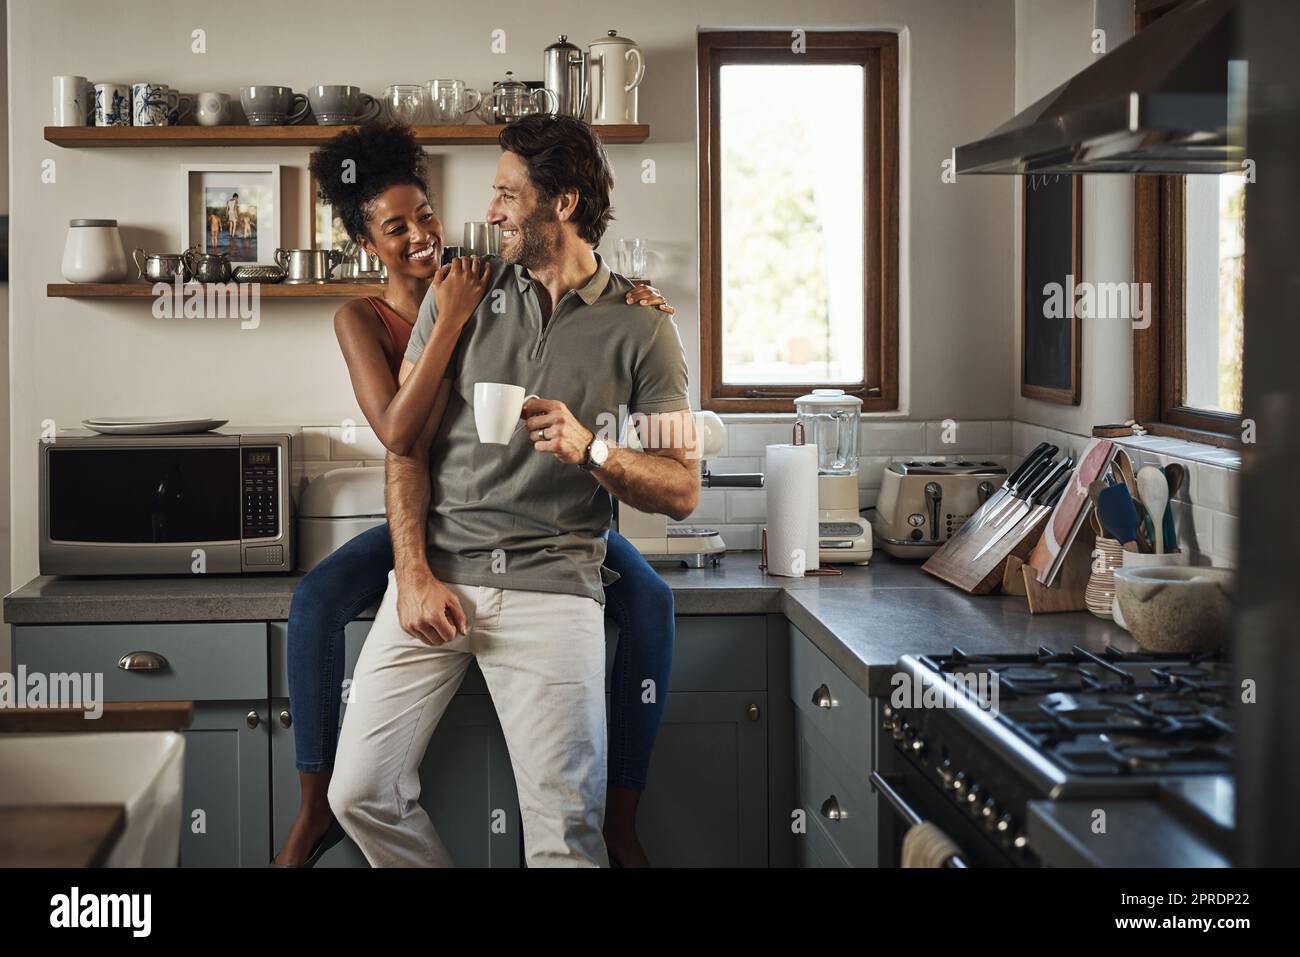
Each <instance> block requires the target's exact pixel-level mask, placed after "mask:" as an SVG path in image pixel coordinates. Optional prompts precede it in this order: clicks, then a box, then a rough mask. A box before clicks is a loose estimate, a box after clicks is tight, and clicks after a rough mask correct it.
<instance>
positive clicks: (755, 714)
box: [745, 704, 762, 721]
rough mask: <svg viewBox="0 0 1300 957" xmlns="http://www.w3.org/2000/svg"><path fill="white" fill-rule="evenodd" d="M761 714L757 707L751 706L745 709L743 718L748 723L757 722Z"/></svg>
mask: <svg viewBox="0 0 1300 957" xmlns="http://www.w3.org/2000/svg"><path fill="white" fill-rule="evenodd" d="M761 714H762V712H760V711H759V710H758V705H756V704H751V705H750V706H749V707H748V708H746V709H745V717H747V718H748V719H749V720H750V721H757V720H758V719H759V717H760V716H761Z"/></svg>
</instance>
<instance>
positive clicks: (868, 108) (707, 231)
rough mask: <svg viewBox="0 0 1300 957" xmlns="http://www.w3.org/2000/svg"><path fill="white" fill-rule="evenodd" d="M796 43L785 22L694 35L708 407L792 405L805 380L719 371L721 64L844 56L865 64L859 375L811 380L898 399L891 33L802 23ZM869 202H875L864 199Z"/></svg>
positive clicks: (892, 404)
mask: <svg viewBox="0 0 1300 957" xmlns="http://www.w3.org/2000/svg"><path fill="white" fill-rule="evenodd" d="M804 40H805V43H806V47H805V51H804V52H803V53H795V52H793V50H792V49H791V46H792V42H793V39H792V35H791V33H790V32H789V31H766V30H755V31H748V30H746V31H718V32H707V31H706V32H701V33H699V35H698V47H697V55H698V79H699V112H698V122H699V151H700V156H699V161H700V404H701V406H702V407H703V408H705V409H709V410H712V411H714V412H793V411H794V402H793V400H794V399H795V398H796V397H798V396H800V395H803V394H805V393H807V392H808V391H809V389H811V388H813V386H812V385H810V384H807V383H804V384H791V383H766V384H763V385H752V384H746V385H736V384H728V383H726V382H724V381H723V378H722V242H721V239H722V211H721V208H720V185H721V184H720V182H719V179H720V175H721V162H720V150H721V143H720V140H721V137H720V136H719V135H718V134H719V108H720V103H719V96H718V90H719V84H718V81H719V72H720V70H721V68H722V67H723V66H724V65H729V64H749V63H759V64H777V63H780V64H792V65H799V64H810V63H818V64H853V65H858V66H861V67H862V68H863V71H864V94H865V95H864V97H863V106H864V116H863V123H864V133H865V135H864V137H863V141H864V146H865V153H866V155H865V156H864V157H863V160H864V162H863V167H864V171H865V178H866V182H865V184H864V189H863V283H864V288H863V379H862V381H860V382H825V383H822V382H819V383H816V385H817V386H818V387H821V386H829V387H833V388H842V389H844V390H845V391H846V392H848V393H850V394H852V395H857V396H859V397H860V398H861V399H862V410H863V411H864V412H884V411H894V410H896V409H897V408H898V255H899V251H898V200H899V197H898V146H899V144H898V34H896V33H885V32H863V31H811V32H808V33H806V34H805V35H804ZM873 207H874V208H873Z"/></svg>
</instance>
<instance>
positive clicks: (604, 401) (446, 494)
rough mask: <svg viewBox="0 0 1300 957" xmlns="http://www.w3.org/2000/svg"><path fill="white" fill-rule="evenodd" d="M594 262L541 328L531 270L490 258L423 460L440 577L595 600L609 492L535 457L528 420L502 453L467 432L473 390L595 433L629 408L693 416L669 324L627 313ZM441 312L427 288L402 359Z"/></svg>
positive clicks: (613, 279) (621, 282)
mask: <svg viewBox="0 0 1300 957" xmlns="http://www.w3.org/2000/svg"><path fill="white" fill-rule="evenodd" d="M596 260H597V269H596V273H595V275H593V276H592V278H591V280H590V281H589V282H588V283H587V284H586V285H585V286H583V287H582V288H580V289H575V290H572V291H570V292H568V293H566V294H565V295H564V296H563V297H562V298H561V299H560V301H559V302H557V303H556V304H555V307H554V310H553V311H552V314H551V317H550V319H549V320H548V321H546V322H543V321H542V311H541V306H540V304H539V302H538V299H537V293H536V291H535V290H534V288H533V280H532V279H530V278H529V276H528V272H527V270H525V269H524V268H523V267H522V266H516V265H511V264H507V263H504V262H502V261H501V260H499V259H496V258H491V259H490V260H489V261H490V263H491V269H492V272H491V279H490V283H489V285H488V290H487V293H486V295H484V297H483V300H482V302H480V303H479V306H478V308H477V309H476V310H475V312H474V315H473V316H472V317H471V318H470V320H469V322H468V323H467V324H466V326H465V328H464V330H463V331H462V332H461V335H460V340H459V342H458V344H457V347H456V351H455V354H454V355H453V357H452V361H451V366H450V367H449V368H448V371H447V377H448V378H450V379H451V380H452V390H451V398H450V400H449V402H448V405H447V410H446V412H445V414H444V415H443V419H442V423H441V425H440V427H439V430H438V433H437V436H436V438H435V439H434V443H433V447H432V449H431V450H430V464H429V472H430V477H431V481H432V496H431V499H430V506H429V523H428V546H429V566H430V568H432V569H433V573H434V574H435V575H437V576H438V577H439V578H441V579H443V580H445V581H450V582H455V583H457V584H461V585H486V586H489V587H495V588H519V589H523V590H525V591H547V592H561V593H564V594H573V595H587V596H589V597H591V598H594V599H595V600H596V601H599V602H602V603H603V602H604V588H603V586H602V581H601V573H600V566H601V562H602V561H603V560H604V557H605V535H606V532H607V530H608V529H609V525H610V519H611V515H612V504H611V499H610V495H609V493H608V492H606V491H605V489H604V488H603V487H602V486H601V485H600V484H599V483H597V481H596V480H595V479H594V478H592V476H591V475H589V474H588V473H586V472H584V471H583V470H582V469H580V468H579V467H578V466H576V465H563V464H561V463H560V462H559V461H558V460H557V459H556V458H555V457H554V456H553V455H549V454H546V453H542V452H536V451H534V449H533V443H532V442H531V441H530V440H529V438H528V435H527V434H526V430H525V428H524V425H523V420H520V423H519V427H518V428H517V429H516V431H515V433H514V436H513V437H512V438H511V440H510V442H509V444H507V445H504V446H502V445H490V444H484V443H481V442H479V440H478V432H477V430H476V429H475V426H474V383H476V382H506V383H511V384H513V385H519V386H523V388H524V391H525V392H526V393H536V394H537V395H539V396H541V397H542V398H544V399H559V400H560V401H561V402H563V403H564V404H565V405H566V406H568V407H569V410H570V411H571V412H572V413H573V414H574V416H575V417H576V418H577V419H578V421H579V422H581V423H582V424H583V425H584V426H586V427H587V428H588V429H590V430H591V431H592V432H600V430H601V427H602V426H603V425H608V424H609V423H611V422H621V421H622V419H623V418H624V417H625V416H626V415H627V413H629V412H643V413H651V412H678V411H681V410H684V409H688V408H689V407H690V406H689V402H688V400H687V373H686V355H685V352H684V351H683V349H682V341H681V337H680V336H679V335H678V332H677V325H676V323H675V322H674V321H673V320H672V318H671V317H670V316H667V315H665V314H664V313H662V312H659V311H658V310H655V309H650V308H648V307H645V306H632V305H628V303H627V300H626V295H627V292H628V290H629V289H631V288H632V283H630V282H629V281H628V280H627V279H625V278H623V277H622V276H620V275H617V274H616V273H613V272H610V270H609V267H608V266H606V265H605V263H604V262H603V261H602V260H601V259H600V257H599V255H598V256H597V257H596ZM437 311H438V310H437V303H436V302H435V300H434V292H433V288H432V287H430V289H429V292H428V294H427V295H426V296H425V297H424V302H423V304H422V305H421V306H420V317H419V320H418V321H417V322H416V324H415V329H414V330H413V331H412V333H411V339H410V343H409V345H408V346H407V349H406V358H407V359H408V360H410V361H411V362H415V361H416V360H417V359H419V358H420V354H421V353H422V352H423V351H424V347H425V344H426V343H427V342H428V341H429V335H430V332H431V331H432V329H433V324H434V323H435V322H436V321H437ZM611 417H612V418H611ZM603 434H609V433H608V432H606V433H603ZM615 434H616V433H615Z"/></svg>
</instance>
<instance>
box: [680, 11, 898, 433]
mask: <svg viewBox="0 0 1300 957" xmlns="http://www.w3.org/2000/svg"><path fill="white" fill-rule="evenodd" d="M699 91H700V110H699V122H700V197H701V204H700V209H701V220H700V233H701V235H700V291H701V294H700V339H701V348H700V356H701V362H700V365H701V398H702V403H703V406H704V408H706V409H712V410H714V411H718V412H792V411H793V408H794V407H793V402H792V400H793V399H794V398H795V397H796V396H799V395H802V394H804V393H806V392H808V391H809V390H810V389H811V388H813V387H814V386H819V387H820V386H833V387H839V388H842V389H844V390H845V391H847V392H850V393H852V394H854V395H857V396H860V397H861V398H862V402H863V409H864V410H866V411H879V410H888V409H896V408H897V407H898V37H897V35H896V34H892V33H860V32H819V33H804V32H803V31H793V32H785V31H781V32H726V33H701V34H700V36H699Z"/></svg>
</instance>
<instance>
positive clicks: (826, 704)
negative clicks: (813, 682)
mask: <svg viewBox="0 0 1300 957" xmlns="http://www.w3.org/2000/svg"><path fill="white" fill-rule="evenodd" d="M812 703H813V704H815V705H816V706H817V707H819V708H825V709H827V710H828V711H829V710H830V709H831V708H833V707H835V699H834V698H832V697H831V689H830V688H828V687H826V686H825V685H822V686H821V687H820V688H818V689H817V690H816V691H814V692H813V696H812Z"/></svg>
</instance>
